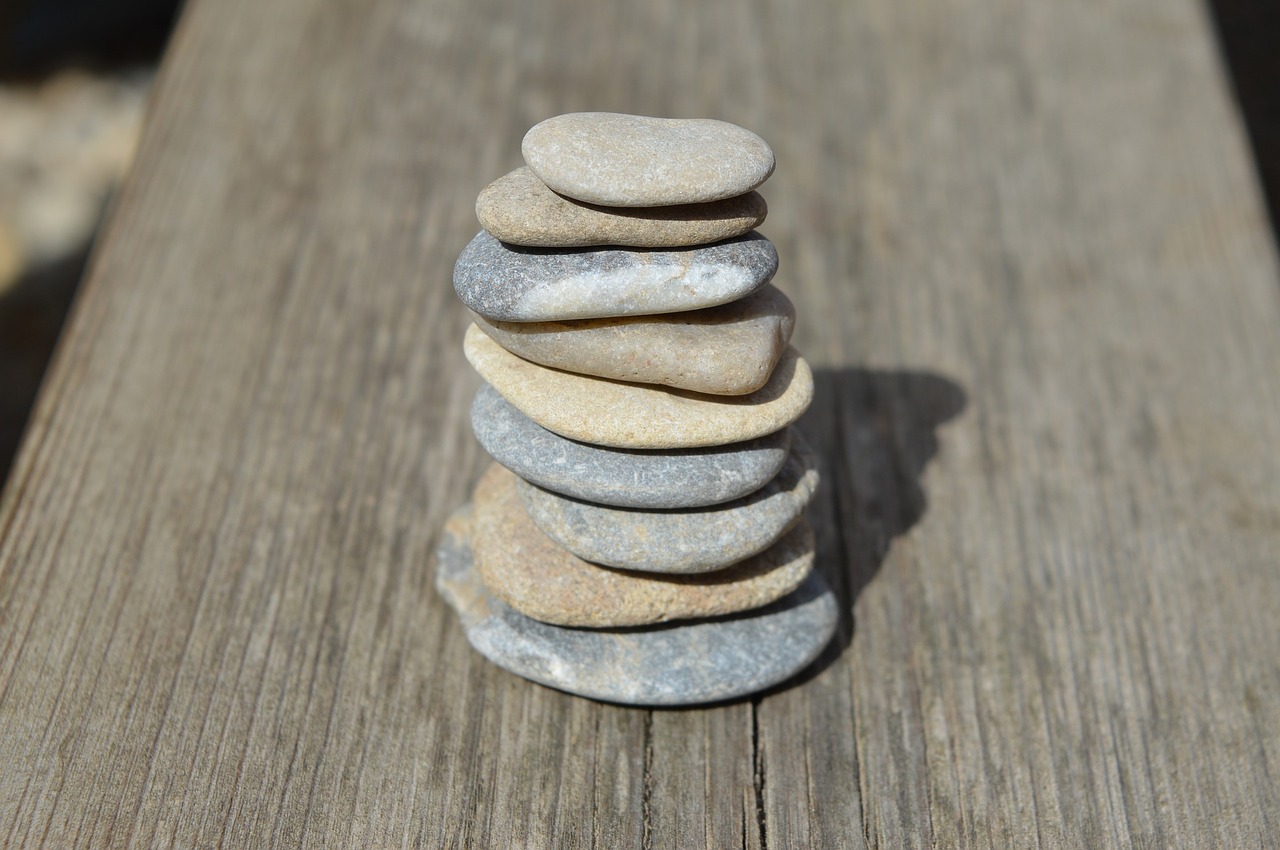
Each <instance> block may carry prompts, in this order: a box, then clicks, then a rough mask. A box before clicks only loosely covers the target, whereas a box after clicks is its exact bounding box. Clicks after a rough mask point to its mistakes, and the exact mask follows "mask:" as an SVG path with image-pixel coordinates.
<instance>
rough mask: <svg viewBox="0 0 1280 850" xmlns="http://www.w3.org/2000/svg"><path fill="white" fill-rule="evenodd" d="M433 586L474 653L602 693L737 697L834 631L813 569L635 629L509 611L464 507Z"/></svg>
mask: <svg viewBox="0 0 1280 850" xmlns="http://www.w3.org/2000/svg"><path fill="white" fill-rule="evenodd" d="M436 588H437V590H439V592H440V595H441V596H443V597H444V598H445V600H446V601H447V602H448V603H449V604H450V605H451V606H452V607H453V608H454V609H455V610H456V611H457V612H458V616H459V617H460V619H461V620H462V626H463V628H464V629H465V631H466V634H467V640H469V641H470V642H471V645H472V646H473V647H475V649H476V650H477V651H479V652H480V654H481V655H484V656H485V657H486V658H488V659H489V660H490V661H492V662H493V663H494V664H497V665H498V666H499V667H502V668H503V669H505V670H509V671H510V672H512V673H515V674H516V675H518V676H523V677H524V678H526V679H532V680H533V681H535V682H539V683H541V684H544V685H548V686H550V687H552V688H557V689H559V690H562V691H568V692H569V693H573V694H578V695H580V696H585V697H590V698H592V699H598V700H602V701H604V702H614V703H622V704H626V705H647V706H676V705H696V704H699V703H708V702H719V701H721V700H727V699H734V698H737V697H742V696H746V695H747V694H752V693H755V692H757V691H761V690H764V689H765V688H768V687H770V686H772V685H775V684H778V683H779V682H783V681H785V680H787V679H788V678H790V677H791V676H793V675H795V674H796V673H798V672H800V671H801V670H803V669H804V668H805V667H807V666H809V664H810V663H812V662H813V660H814V659H815V658H817V657H818V654H819V653H820V652H821V651H822V649H823V647H825V646H826V645H827V643H828V642H830V640H831V638H832V636H833V635H834V634H835V629H836V623H837V621H838V619H839V612H838V610H837V609H838V606H837V604H836V598H835V594H833V593H832V592H831V590H830V588H828V587H827V585H826V583H825V582H824V581H823V580H822V579H821V578H820V577H819V576H818V574H817V573H812V574H810V576H809V578H808V579H807V580H806V581H805V583H804V584H802V585H801V586H800V587H799V588H798V589H797V590H795V591H794V592H792V593H791V594H789V595H788V596H785V597H783V598H782V599H780V600H778V601H777V602H774V603H773V604H771V605H768V606H766V607H764V608H759V609H757V610H755V611H750V612H747V613H745V614H740V615H735V616H732V617H727V618H722V619H715V620H697V621H687V622H685V623H683V624H679V623H677V624H674V625H667V626H659V627H648V628H635V629H610V630H599V629H570V628H564V627H561V626H551V625H547V624H546V623H540V622H538V621H537V620H532V619H530V618H528V617H526V616H524V615H523V614H518V613H516V612H515V611H513V610H512V609H511V608H509V607H507V606H506V605H504V604H503V603H502V602H500V601H498V600H497V599H496V598H494V597H493V596H492V595H490V594H489V592H488V591H487V590H485V588H484V585H483V584H481V583H480V579H479V576H478V575H477V574H476V571H475V569H474V568H473V566H472V561H471V518H470V506H467V507H464V508H462V509H461V510H459V511H457V512H456V513H455V514H454V515H453V516H452V517H450V519H449V522H448V523H447V524H446V525H445V529H444V534H443V539H442V542H441V545H440V551H439V564H438V566H437V571H436Z"/></svg>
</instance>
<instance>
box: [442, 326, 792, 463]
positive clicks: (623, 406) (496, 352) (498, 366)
mask: <svg viewBox="0 0 1280 850" xmlns="http://www.w3.org/2000/svg"><path fill="white" fill-rule="evenodd" d="M463 350H464V351H465V353H466V355H467V359H468V360H469V361H471V365H472V366H474V367H475V368H476V371H477V372H479V373H480V375H481V377H483V378H484V379H485V380H486V381H488V382H489V383H490V384H491V385H492V386H493V388H494V389H496V390H497V391H498V392H499V393H501V394H502V397H503V398H505V399H506V400H507V401H509V402H511V403H512V404H513V405H515V406H516V408H518V409H519V410H520V412H521V413H523V414H524V415H525V416H528V417H529V418H530V419H532V420H533V421H534V422H537V423H538V424H539V425H541V426H542V427H543V428H546V429H548V430H550V431H555V432H556V433H557V434H559V435H560V436H562V437H568V438H569V439H571V440H579V441H581V442H584V443H592V444H594V445H598V446H611V447H614V448H621V449H679V448H695V447H698V446H722V445H726V444H728V443H737V442H741V441H743V440H750V439H753V438H755V437H760V436H763V435H765V434H771V433H773V432H774V431H777V430H779V429H781V428H785V427H786V426H788V425H790V424H791V423H792V422H794V421H796V420H797V419H799V418H800V416H801V414H803V413H804V411H805V410H806V409H807V408H808V407H809V403H810V402H811V401H812V400H813V373H812V372H810V370H809V364H808V363H806V362H805V361H804V358H802V357H801V356H800V355H799V354H798V353H797V352H796V350H795V349H794V348H792V347H790V346H788V347H787V349H786V351H785V352H783V355H782V358H781V359H780V360H779V361H778V365H777V367H776V368H775V369H774V370H773V374H772V375H770V377H769V381H768V382H767V383H766V384H765V385H764V386H763V387H761V388H760V389H758V390H756V391H755V392H753V393H749V394H747V395H740V396H712V395H705V394H702V393H694V392H690V391H688V390H677V389H667V388H664V387H657V386H652V385H646V384H629V383H624V382H622V381H612V380H609V379H607V378H594V377H590V376H587V375H577V374H574V373H572V372H562V371H560V370H557V369H550V368H547V367H546V366H540V365H538V364H537V363H531V362H530V361H528V360H524V359H522V358H520V357H517V356H516V355H514V354H512V353H511V352H509V351H507V350H506V349H504V348H503V347H502V346H500V345H498V343H496V342H494V341H493V340H492V339H490V338H489V337H488V336H487V335H486V334H485V332H484V331H482V330H480V328H478V327H476V326H475V325H474V324H473V325H472V326H471V327H469V328H467V335H466V339H465V340H464V342H463Z"/></svg>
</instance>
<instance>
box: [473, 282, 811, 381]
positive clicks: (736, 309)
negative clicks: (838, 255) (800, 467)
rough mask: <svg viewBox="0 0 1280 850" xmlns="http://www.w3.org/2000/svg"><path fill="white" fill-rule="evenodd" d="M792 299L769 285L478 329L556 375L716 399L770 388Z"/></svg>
mask: <svg viewBox="0 0 1280 850" xmlns="http://www.w3.org/2000/svg"><path fill="white" fill-rule="evenodd" d="M795 320H796V311H795V308H794V307H792V306H791V301H790V300H789V299H788V298H787V296H785V295H783V294H782V291H781V290H779V289H777V288H776V287H774V286H768V285H767V286H765V287H763V288H761V289H758V290H756V291H755V292H753V293H751V294H750V295H748V296H747V297H746V298H740V299H738V300H737V301H732V302H730V303H728V304H722V305H720V306H718V307H708V308H706V309H703V310H690V311H688V312H684V313H666V314H663V315H658V316H627V317H622V318H615V319H580V320H577V321H570V322H499V321H492V322H490V321H488V320H487V319H485V318H484V317H483V316H479V315H477V316H476V319H475V322H476V325H477V326H478V327H479V328H480V329H481V330H482V331H484V332H485V333H486V334H488V335H489V336H490V337H491V338H493V340H494V341H495V342H497V343H498V344H499V345H501V346H502V347H503V348H505V349H507V351H510V352H512V353H513V354H517V355H519V356H520V357H523V358H524V359H526V360H532V361H533V362H535V363H541V364H542V365H543V366H550V367H552V368H554V369H563V370H565V371H567V372H577V373H579V374H583V375H595V376H597V377H600V378H612V379H614V380H617V381H630V382H632V383H639V384H663V385H665V386H669V387H676V388H678V389H685V390H693V391H694V392H700V393H710V394H712V395H745V394H746V393H751V392H755V391H756V390H758V389H760V388H761V387H763V386H764V385H765V382H767V381H768V380H769V376H770V375H771V374H773V367H774V366H776V365H777V363H778V358H780V357H781V356H782V352H783V351H785V350H786V348H787V342H788V341H790V339H791V331H792V330H793V329H794V327H795Z"/></svg>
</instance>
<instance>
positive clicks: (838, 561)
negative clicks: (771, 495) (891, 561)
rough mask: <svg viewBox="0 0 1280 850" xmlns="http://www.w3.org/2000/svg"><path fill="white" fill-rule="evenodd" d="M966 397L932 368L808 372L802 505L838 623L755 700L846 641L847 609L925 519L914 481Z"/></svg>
mask: <svg viewBox="0 0 1280 850" xmlns="http://www.w3.org/2000/svg"><path fill="white" fill-rule="evenodd" d="M967 403H968V397H967V395H966V393H965V391H964V389H963V388H962V387H961V386H960V385H959V384H958V383H956V382H955V381H952V380H950V379H948V378H946V377H943V376H942V375H938V374H936V373H932V372H920V371H912V370H892V369H862V368H856V367H845V368H831V367H815V368H814V403H813V406H812V407H810V408H809V411H808V412H807V413H806V414H805V415H804V417H803V418H802V419H801V420H800V423H799V427H800V429H801V431H802V432H803V433H804V434H805V436H806V437H807V438H808V440H809V442H810V444H811V445H812V446H813V448H814V451H815V453H816V454H817V455H818V456H819V457H820V458H821V459H822V466H821V472H822V482H823V484H822V487H821V488H820V489H819V490H818V494H817V496H816V498H815V499H814V501H813V503H812V504H811V505H810V506H809V519H810V521H811V522H812V523H813V525H814V531H815V533H816V534H817V540H818V548H817V556H816V561H815V564H814V569H815V570H817V571H818V572H819V573H821V574H822V577H823V578H824V579H826V581H827V584H829V585H830V586H831V588H832V589H833V590H834V591H835V593H836V597H837V598H838V599H839V602H840V606H839V610H840V623H839V626H838V628H837V632H836V639H835V640H834V641H832V642H831V644H830V645H828V646H827V648H826V649H825V650H824V651H823V653H822V655H821V656H819V658H818V660H817V661H816V662H815V663H814V664H812V665H811V666H809V667H808V668H807V669H805V670H803V671H801V673H800V674H799V675H798V676H797V677H796V678H795V679H793V680H791V681H788V682H783V683H781V684H780V685H778V686H777V687H775V688H773V689H771V690H769V691H766V692H765V693H764V694H760V695H757V697H756V699H757V700H759V699H761V698H763V697H764V696H766V695H768V694H769V693H773V692H775V691H778V690H782V689H785V688H788V687H793V686H795V685H796V684H798V683H802V682H806V681H808V680H810V679H812V678H814V677H815V676H817V675H818V674H820V673H821V672H822V671H823V670H825V669H826V668H827V667H829V666H830V665H831V664H832V663H834V662H835V661H836V660H837V659H838V658H840V657H841V655H843V653H844V651H845V649H846V648H847V647H848V646H849V644H850V643H851V642H852V641H853V636H854V632H855V626H856V624H855V622H854V617H853V606H854V604H855V603H856V602H857V601H858V597H859V595H860V594H861V593H862V590H863V588H865V587H866V586H867V585H868V584H869V583H870V582H871V581H872V579H874V578H875V576H876V573H877V572H879V570H880V567H881V565H882V564H883V563H884V559H885V556H886V555H887V554H888V552H889V548H890V547H891V546H892V545H893V542H894V540H896V539H897V538H899V537H901V536H902V535H904V534H906V533H907V532H908V531H910V530H911V529H912V528H914V527H915V525H916V523H918V522H920V521H921V520H922V519H923V518H924V516H925V513H926V511H927V508H928V498H927V495H926V493H925V491H924V486H923V484H922V479H923V477H924V473H925V471H926V468H927V467H928V465H929V462H930V461H931V460H933V458H934V457H935V456H936V455H937V454H938V451H939V448H940V442H939V433H940V429H941V428H942V426H944V425H945V424H947V423H948V422H951V421H953V420H954V419H956V418H957V417H959V416H960V415H961V413H963V412H964V409H965V407H966V405H967Z"/></svg>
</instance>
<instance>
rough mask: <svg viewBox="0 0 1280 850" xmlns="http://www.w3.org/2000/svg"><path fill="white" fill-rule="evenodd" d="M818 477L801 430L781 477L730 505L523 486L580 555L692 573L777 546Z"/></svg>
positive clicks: (532, 513)
mask: <svg viewBox="0 0 1280 850" xmlns="http://www.w3.org/2000/svg"><path fill="white" fill-rule="evenodd" d="M818 478H819V476H818V468H817V459H816V458H815V457H814V456H813V453H812V452H811V451H809V449H808V447H807V446H806V445H805V444H804V440H803V439H801V438H800V436H799V434H797V435H796V437H795V442H794V443H793V444H792V447H791V456H790V457H788V458H787V462H786V464H784V465H783V467H782V471H781V472H779V473H778V475H777V477H776V478H774V479H773V480H772V481H770V482H769V483H768V484H766V485H765V486H764V487H763V488H762V489H760V490H758V491H756V492H755V493H752V494H751V495H749V496H745V497H743V498H741V499H735V500H734V501H732V502H727V503H725V504H723V505H714V506H712V507H707V508H696V509H693V510H668V511H646V510H636V509H628V508H615V507H610V506H608V505H597V504H593V503H591V502H583V501H580V500H577V499H570V498H568V497H567V496H561V495H559V494H558V493H552V492H550V491H549V490H543V489H541V488H539V487H537V486H535V485H533V484H529V483H528V482H526V481H520V482H519V484H518V487H517V489H518V491H519V493H520V499H521V501H522V502H524V506H525V508H526V509H527V510H528V513H529V518H530V519H531V520H533V522H534V524H535V525H537V527H538V528H539V529H541V530H542V531H543V532H544V533H546V535H547V536H548V537H550V538H552V539H553V540H555V541H556V542H557V543H559V544H560V545H561V546H563V547H564V548H565V549H568V550H569V551H570V552H572V553H573V554H575V555H577V556H578V557H580V558H583V559H585V560H587V561H592V562H594V563H597V564H606V565H608V566H611V567H618V568H621V569H628V570H643V571H645V572H659V573H678V574H690V573H701V572H707V571H710V570H719V569H723V568H724V567H727V566H729V565H730V564H735V563H737V562H739V561H741V560H743V559H744V558H750V557H751V556H752V555H755V554H756V553H758V552H763V551H764V550H765V549H767V548H769V547H770V546H772V545H773V544H774V543H775V542H776V541H777V540H778V539H779V538H780V537H782V535H783V534H785V533H786V532H787V531H788V530H789V529H790V528H791V527H792V526H794V525H795V524H796V523H797V522H798V521H799V520H800V517H801V515H802V514H803V512H804V509H805V507H806V506H807V505H808V504H809V501H810V499H812V498H813V493H814V490H816V489H817V487H818Z"/></svg>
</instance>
